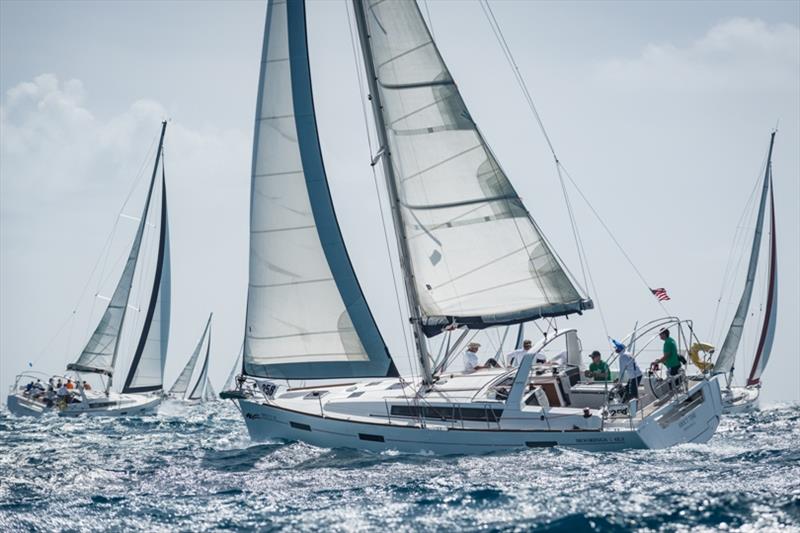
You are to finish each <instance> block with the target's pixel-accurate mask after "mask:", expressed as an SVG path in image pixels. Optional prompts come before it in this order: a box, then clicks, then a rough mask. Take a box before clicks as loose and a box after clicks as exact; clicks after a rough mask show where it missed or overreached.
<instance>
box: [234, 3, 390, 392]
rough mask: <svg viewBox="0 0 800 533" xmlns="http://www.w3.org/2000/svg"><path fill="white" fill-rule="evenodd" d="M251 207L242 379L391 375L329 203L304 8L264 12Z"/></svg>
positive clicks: (284, 6) (283, 6)
mask: <svg viewBox="0 0 800 533" xmlns="http://www.w3.org/2000/svg"><path fill="white" fill-rule="evenodd" d="M250 202H251V203H250V279H249V285H248V295H247V317H246V322H245V342H244V371H245V373H246V374H248V375H252V376H259V377H274V378H284V379H306V378H341V377H368V376H387V375H397V370H396V369H395V366H394V364H393V362H392V360H391V357H390V355H389V352H388V350H387V348H386V345H385V343H384V341H383V338H382V336H381V334H380V332H379V331H378V328H377V326H376V325H375V320H374V318H373V316H372V313H371V311H370V309H369V307H368V305H367V302H366V300H365V298H364V295H363V293H362V291H361V288H360V286H359V284H358V280H357V279H356V276H355V273H354V272H353V268H352V265H351V264H350V259H349V257H348V255H347V250H346V249H345V246H344V241H343V240H342V235H341V233H340V230H339V225H338V222H337V220H336V214H335V212H334V208H333V204H332V202H331V196H330V191H329V189H328V182H327V177H326V175H325V169H324V166H323V163H322V154H321V150H320V145H319V139H318V137H317V127H316V119H315V114H314V104H313V98H312V92H311V79H310V73H309V64H308V50H307V42H306V20H305V3H304V2H303V1H290V2H288V3H287V2H286V1H273V2H270V3H269V5H268V7H267V19H266V26H265V31H264V44H263V51H262V58H261V74H260V79H259V92H258V103H257V108H256V124H255V134H254V141H253V166H252V181H251V199H250Z"/></svg>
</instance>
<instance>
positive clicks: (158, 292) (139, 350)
mask: <svg viewBox="0 0 800 533" xmlns="http://www.w3.org/2000/svg"><path fill="white" fill-rule="evenodd" d="M161 168H162V173H161V221H160V226H159V228H160V229H159V237H158V256H157V259H156V269H155V275H154V276H153V288H152V290H151V292H150V301H149V303H148V306H147V314H146V315H145V319H144V324H143V326H142V331H141V333H140V335H139V342H138V343H137V345H136V351H135V352H134V355H133V359H132V360H131V364H130V367H129V368H128V375H127V377H126V378H125V384H124V385H123V387H122V392H123V393H134V392H154V391H158V390H161V389H163V387H164V379H163V378H164V363H165V362H166V350H167V348H166V347H167V341H168V338H169V316H168V312H169V306H170V301H169V300H170V295H169V291H170V288H169V278H170V272H169V270H170V265H169V223H168V216H167V183H166V176H165V171H164V166H163V164H162V166H161ZM159 305H160V306H161V307H162V309H160V310H158V311H163V312H164V313H166V314H167V316H162V314H161V313H159V318H158V320H159V322H160V323H159V324H158V328H157V329H156V332H157V333H158V336H159V338H158V354H157V355H158V359H159V361H158V378H157V379H155V381H156V383H153V380H154V377H153V376H152V375H150V376H148V375H144V376H140V372H141V369H142V367H141V366H140V363H141V362H142V359H143V357H142V356H143V354H144V353H145V349H146V347H147V343H148V341H149V340H150V334H151V328H152V326H153V322H154V316H155V314H156V312H157V308H158V307H159ZM162 326H166V327H162ZM151 366H152V365H151ZM150 370H152V368H151V369H150ZM142 381H145V383H144V384H143V383H142Z"/></svg>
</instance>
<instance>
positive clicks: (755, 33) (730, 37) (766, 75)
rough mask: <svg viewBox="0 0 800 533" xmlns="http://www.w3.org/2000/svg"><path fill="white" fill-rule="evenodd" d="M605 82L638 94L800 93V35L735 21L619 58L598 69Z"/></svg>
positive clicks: (756, 21)
mask: <svg viewBox="0 0 800 533" xmlns="http://www.w3.org/2000/svg"><path fill="white" fill-rule="evenodd" d="M596 75H597V77H598V78H599V80H600V81H601V82H605V83H608V84H613V85H614V86H616V87H620V86H621V87H622V88H628V89H631V90H638V89H642V88H647V87H656V88H662V89H668V90H677V91H705V92H714V91H718V90H721V89H725V90H727V91H730V90H732V89H733V90H736V89H739V90H794V91H796V90H797V86H798V79H800V30H798V28H797V27H796V26H793V25H791V24H775V25H768V24H767V23H765V22H764V21H763V20H760V19H748V18H733V19H729V20H726V21H724V22H721V23H719V24H717V25H716V26H714V27H712V28H711V29H710V30H709V31H708V32H707V33H706V34H705V35H704V36H703V37H701V38H700V39H698V40H696V41H694V42H692V43H691V44H690V45H688V46H686V47H680V46H677V45H675V44H670V43H664V44H649V45H647V46H646V47H645V48H644V50H643V51H642V52H641V54H640V56H639V57H637V58H633V59H626V58H616V59H612V60H609V61H605V62H603V63H601V64H600V65H599V66H598V67H597V70H596Z"/></svg>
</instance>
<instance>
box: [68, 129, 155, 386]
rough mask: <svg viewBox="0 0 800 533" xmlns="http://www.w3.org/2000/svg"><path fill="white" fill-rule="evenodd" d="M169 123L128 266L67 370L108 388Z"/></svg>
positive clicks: (111, 378) (110, 383)
mask: <svg viewBox="0 0 800 533" xmlns="http://www.w3.org/2000/svg"><path fill="white" fill-rule="evenodd" d="M166 127H167V123H166V122H164V123H162V125H161V136H160V138H159V142H158V149H157V151H156V159H155V164H154V165H153V174H152V176H151V178H150V184H149V186H148V189H147V196H146V199H145V203H144V208H143V209H142V216H141V218H140V220H139V226H138V228H137V230H136V235H135V237H134V239H133V243H132V244H131V250H130V252H129V254H128V259H127V261H126V263H125V268H124V269H123V271H122V275H121V276H120V280H119V282H118V283H117V286H116V288H115V289H114V293H113V295H112V297H111V300H110V301H109V303H108V306H106V309H105V311H104V312H103V317H102V318H101V319H100V322H99V323H98V325H97V327H96V328H95V330H94V332H93V333H92V336H91V338H90V339H89V341H88V342H87V343H86V346H85V347H84V349H83V351H82V352H81V354H80V356H78V359H77V360H76V361H75V362H74V363H71V364H69V365H67V370H75V371H80V372H100V373H103V374H106V375H108V376H109V380H108V383H107V389H110V388H111V385H112V380H113V374H114V365H115V364H116V361H117V354H118V352H119V342H120V338H121V336H122V328H123V325H124V323H125V316H126V311H127V309H128V302H129V300H130V292H131V287H132V285H133V276H134V273H135V271H136V265H137V262H138V259H139V249H140V247H141V244H142V237H143V235H144V229H145V225H146V219H147V212H148V210H149V208H150V200H151V198H152V195H153V188H154V187H155V182H156V177H157V176H158V165H159V162H160V160H161V150H162V147H163V143H164V132H165V130H166ZM112 344H113V349H112V350H111V351H108V348H110V347H111V345H112Z"/></svg>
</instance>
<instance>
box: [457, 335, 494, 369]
mask: <svg viewBox="0 0 800 533" xmlns="http://www.w3.org/2000/svg"><path fill="white" fill-rule="evenodd" d="M480 347H481V343H479V342H471V343H469V344H468V345H467V351H465V352H464V373H465V374H469V373H471V372H475V371H476V370H481V369H482V368H489V367H493V368H497V367H499V366H500V365H498V364H497V361H495V360H494V359H489V360H488V361H486V364H485V365H480V364H478V348H480Z"/></svg>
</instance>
